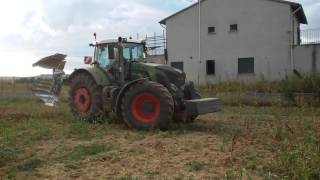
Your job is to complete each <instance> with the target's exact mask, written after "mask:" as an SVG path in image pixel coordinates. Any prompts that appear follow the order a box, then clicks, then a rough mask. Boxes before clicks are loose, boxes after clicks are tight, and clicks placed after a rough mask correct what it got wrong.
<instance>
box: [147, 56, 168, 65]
mask: <svg viewBox="0 0 320 180" xmlns="http://www.w3.org/2000/svg"><path fill="white" fill-rule="evenodd" d="M147 62H149V63H156V64H166V59H165V57H164V55H150V56H147Z"/></svg>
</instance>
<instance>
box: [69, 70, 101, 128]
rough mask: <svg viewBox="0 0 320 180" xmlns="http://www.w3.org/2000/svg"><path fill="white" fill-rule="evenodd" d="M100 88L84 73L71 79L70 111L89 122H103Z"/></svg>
mask: <svg viewBox="0 0 320 180" xmlns="http://www.w3.org/2000/svg"><path fill="white" fill-rule="evenodd" d="M101 94H102V93H101V88H100V87H99V86H98V85H97V84H96V82H95V81H94V80H93V79H92V78H91V76H90V75H88V74H86V73H80V74H77V75H75V77H73V78H72V79H71V84H70V91H69V107H70V110H71V113H72V114H73V115H74V116H75V117H76V118H77V119H80V120H83V121H87V122H90V123H98V122H103V105H102V95H101Z"/></svg>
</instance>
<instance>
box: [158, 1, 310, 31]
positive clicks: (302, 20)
mask: <svg viewBox="0 0 320 180" xmlns="http://www.w3.org/2000/svg"><path fill="white" fill-rule="evenodd" d="M204 1H207V0H201V3H202V2H204ZM268 1H273V2H278V3H284V4H289V5H290V6H291V9H292V12H294V11H296V10H298V9H299V10H298V11H297V12H296V16H297V17H298V20H299V22H300V23H301V24H308V20H307V17H306V15H305V13H304V10H303V7H302V5H301V4H299V3H295V2H291V1H284V0H268ZM194 6H198V3H194V4H192V5H190V6H188V7H186V8H184V9H182V10H180V11H178V12H176V13H174V14H172V15H170V16H168V17H166V18H165V19H163V20H161V21H160V22H159V23H160V24H163V25H166V21H167V20H168V19H171V18H173V17H175V16H176V15H178V14H180V13H182V12H184V11H187V10H189V9H191V8H193V7H194Z"/></svg>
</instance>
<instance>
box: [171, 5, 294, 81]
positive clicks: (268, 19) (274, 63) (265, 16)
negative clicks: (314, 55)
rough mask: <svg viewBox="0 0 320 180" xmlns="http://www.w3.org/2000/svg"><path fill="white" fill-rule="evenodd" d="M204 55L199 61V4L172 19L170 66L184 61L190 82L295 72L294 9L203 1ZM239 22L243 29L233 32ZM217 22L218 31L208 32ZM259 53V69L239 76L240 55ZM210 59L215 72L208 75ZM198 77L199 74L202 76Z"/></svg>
mask: <svg viewBox="0 0 320 180" xmlns="http://www.w3.org/2000/svg"><path fill="white" fill-rule="evenodd" d="M201 8H202V14H201V17H202V19H201V29H202V30H201V46H202V50H201V54H202V58H201V61H202V63H199V59H198V6H195V7H193V8H191V9H189V10H187V11H184V12H182V13H180V14H178V15H176V16H175V17H173V18H171V19H168V20H167V22H166V25H167V41H168V57H169V64H170V62H172V61H183V62H184V70H185V72H186V73H187V77H188V79H190V80H193V81H197V80H198V77H199V80H200V83H207V82H209V83H212V82H217V81H221V80H254V79H259V78H261V77H264V78H265V79H269V80H276V79H282V78H284V77H285V76H286V75H287V74H288V72H289V71H290V38H291V29H292V19H291V8H290V5H288V4H283V3H277V2H272V1H268V0H223V1H222V0H207V1H204V2H203V3H202V4H201ZM230 24H238V32H229V26H230ZM209 26H215V28H216V33H215V34H208V27H209ZM246 57H254V58H255V73H254V74H247V75H238V58H246ZM206 60H215V63H216V69H215V71H216V74H215V75H210V76H208V75H207V74H206ZM198 75H199V76H198Z"/></svg>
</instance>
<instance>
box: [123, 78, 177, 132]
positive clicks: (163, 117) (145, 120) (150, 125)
mask: <svg viewBox="0 0 320 180" xmlns="http://www.w3.org/2000/svg"><path fill="white" fill-rule="evenodd" d="M173 110H174V103H173V99H172V96H171V94H170V92H169V91H168V89H167V88H165V87H164V86H163V85H161V84H159V83H155V82H150V81H145V82H141V83H137V84H134V85H132V87H130V88H129V89H128V90H127V92H126V93H125V95H124V97H123V99H122V106H121V111H122V117H123V119H124V121H125V122H126V123H127V125H128V126H129V127H131V128H135V129H139V130H149V129H168V127H169V125H170V121H171V120H172V115H173Z"/></svg>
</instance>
